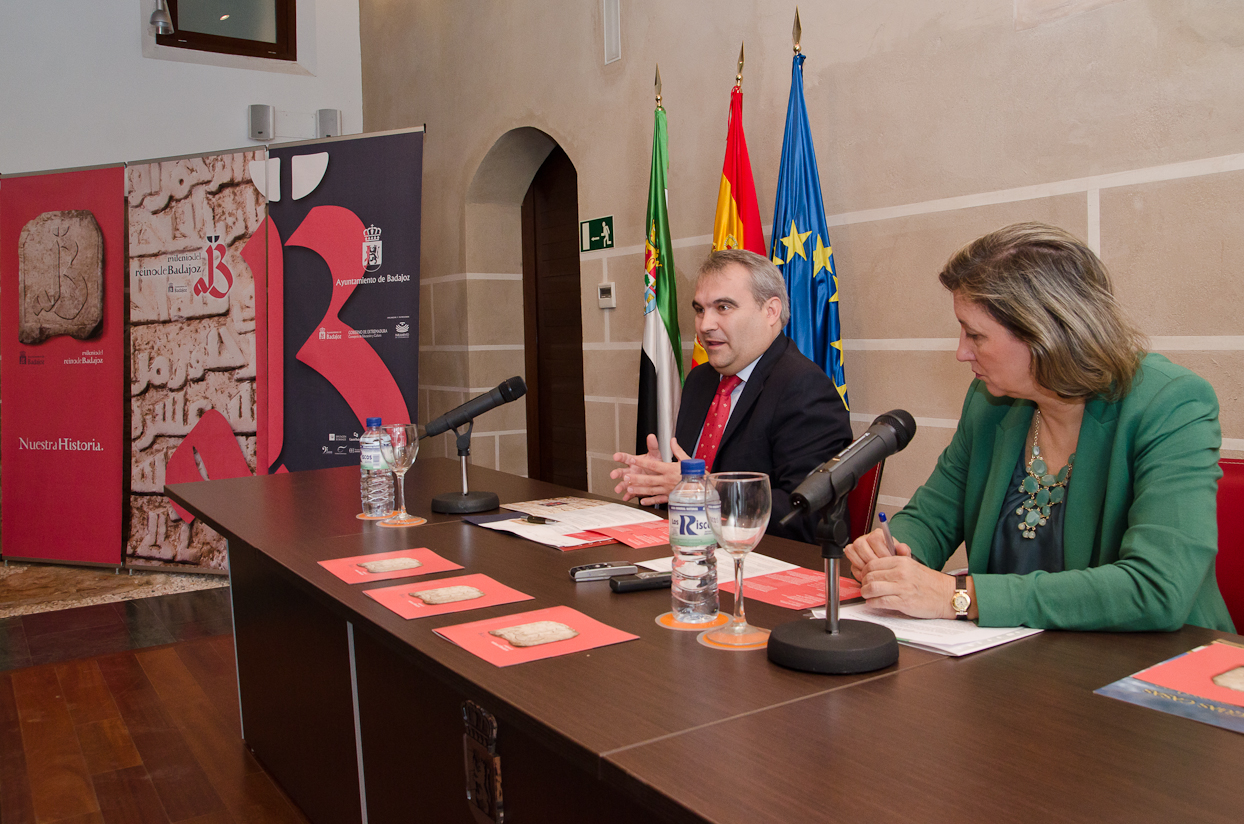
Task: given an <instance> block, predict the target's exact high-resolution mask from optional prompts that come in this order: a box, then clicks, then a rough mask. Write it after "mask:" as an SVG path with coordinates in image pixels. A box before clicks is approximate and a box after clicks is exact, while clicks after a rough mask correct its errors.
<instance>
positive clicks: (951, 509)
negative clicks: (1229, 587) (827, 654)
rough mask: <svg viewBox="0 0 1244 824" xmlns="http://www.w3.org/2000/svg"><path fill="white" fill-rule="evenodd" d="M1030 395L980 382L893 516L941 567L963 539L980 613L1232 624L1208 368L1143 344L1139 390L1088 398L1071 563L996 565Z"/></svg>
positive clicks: (1085, 622)
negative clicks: (1201, 372) (1197, 368)
mask: <svg viewBox="0 0 1244 824" xmlns="http://www.w3.org/2000/svg"><path fill="white" fill-rule="evenodd" d="M1032 411H1033V407H1032V405H1031V404H1030V403H1028V402H1024V401H1015V400H1012V399H1005V398H1002V399H1000V398H994V397H993V396H991V395H989V393H988V392H986V391H985V390H984V388H983V386H980V385H979V382H977V383H974V384H973V385H972V387H971V389H970V390H969V391H968V398H967V400H966V401H965V403H964V408H963V414H962V416H961V418H960V422H959V427H958V429H957V430H956V432H955V436H954V439H953V440H952V442H951V445H950V446H949V447H948V448H947V449H946V452H945V453H943V455H942V457H941V458H940V459H939V460H938V465H937V468H936V469H935V470H934V473H933V475H932V477H930V479H929V482H928V483H927V484H925V486H923V487H921V488H920V490H918V491H917V493H916V495H915V496H913V497H912V500H911V503H910V504H909V505H908V506H907V507H906V508H904V510H903V511H902V512H900V513H899V514H898V515H896V516H895V517H894V520H893V522H892V528H893V530H894V533H895V536H896V537H898V538H899V539H900V540H903V541H904V542H906V543H908V544H909V545H910V546H911V547H912V551H913V553H914V554H915V555H916V557H917V558H919V559H920V560H921V561H922V562H924V563H926V564H927V565H929V566H930V567H932V568H934V569H940V568H941V566H942V565H944V564H945V562H946V559H947V558H948V557H949V556H950V554H951V553H952V552H953V551H954V549H955V548H956V547H957V546H958V540H957V538H958V539H961V540H963V541H964V542H966V544H967V547H968V563H969V567H970V570H971V572H972V576H973V582H974V584H975V587H976V601H977V605H978V608H979V610H980V624H981V625H982V626H1018V625H1023V626H1031V627H1042V628H1050V629H1082V630H1173V629H1177V628H1179V627H1180V626H1182V625H1183V624H1185V623H1192V624H1197V625H1199V626H1205V627H1210V628H1212V629H1221V630H1226V631H1233V629H1234V628H1233V626H1232V623H1231V619H1230V616H1229V615H1228V613H1227V609H1226V605H1225V604H1224V603H1223V601H1222V596H1221V595H1220V594H1219V592H1218V584H1217V581H1216V579H1215V577H1214V557H1215V554H1216V552H1217V544H1218V529H1217V510H1216V495H1217V482H1218V478H1219V476H1220V474H1221V472H1220V471H1219V469H1218V449H1219V446H1220V445H1221V443H1222V438H1221V432H1220V430H1219V426H1218V401H1217V398H1216V397H1215V395H1214V390H1213V388H1212V387H1211V386H1210V385H1209V384H1208V383H1207V382H1206V381H1204V380H1203V379H1202V378H1200V377H1198V376H1197V375H1195V374H1193V373H1192V372H1189V371H1188V370H1186V369H1183V368H1182V367H1178V366H1175V365H1174V364H1172V363H1171V362H1170V361H1168V360H1167V359H1166V358H1164V357H1162V356H1161V355H1153V354H1150V355H1148V356H1146V358H1145V360H1144V362H1143V363H1142V365H1141V369H1140V371H1139V372H1138V374H1137V377H1136V380H1135V382H1134V385H1133V388H1132V391H1131V392H1130V393H1129V394H1128V396H1127V397H1126V398H1124V399H1123V400H1122V401H1118V402H1114V403H1111V402H1107V401H1105V400H1103V399H1100V398H1096V399H1093V400H1090V401H1089V402H1088V403H1087V404H1086V406H1085V413H1084V422H1083V423H1082V424H1081V429H1080V440H1079V444H1078V445H1077V448H1076V463H1075V468H1074V469H1073V471H1072V478H1071V483H1070V485H1069V488H1068V495H1067V501H1066V503H1065V504H1064V505H1065V506H1066V507H1067V512H1066V515H1065V520H1064V532H1063V553H1064V571H1063V572H1057V573H1047V572H1034V573H1031V574H1028V575H990V574H987V573H986V569H987V568H988V564H989V552H990V548H991V544H992V540H993V534H994V530H995V528H996V526H997V522H998V518H999V516H1000V514H1001V504H1002V498H1003V496H1004V495H1005V494H1006V487H1007V485H1008V484H1009V481H1010V475H1011V471H1012V470H1013V469H1014V466H1015V461H1017V460H1018V459H1019V453H1020V451H1021V450H1022V449H1023V448H1024V441H1025V438H1026V435H1027V431H1028V425H1029V424H1030V423H1031V419H1032Z"/></svg>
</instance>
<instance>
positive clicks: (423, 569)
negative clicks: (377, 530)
mask: <svg viewBox="0 0 1244 824" xmlns="http://www.w3.org/2000/svg"><path fill="white" fill-rule="evenodd" d="M389 558H414V559H415V560H416V561H418V562H419V563H420V566H417V567H415V568H414V569H399V570H396V571H394V572H368V571H367V570H366V569H364V568H363V567H361V566H359V564H360V563H362V562H364V561H383V560H386V559H389ZM320 566H322V567H324V569H326V570H328V571H329V572H331V573H332V574H333V575H336V576H337V577H338V578H340V579H341V580H343V581H345V582H346V583H347V584H366V583H368V582H369V581H389V580H392V579H394V578H409V577H410V576H412V575H427V574H428V573H431V572H448V571H449V570H451V569H462V565H461V564H455V563H454V562H453V561H447V560H445V559H444V558H442V557H441V556H439V555H437V554H436V553H435V552H433V551H432V550H430V549H428V548H427V547H419V548H418V549H399V550H398V551H396V552H378V553H376V554H374V555H354V556H351V557H349V558H334V559H333V560H331V561H320Z"/></svg>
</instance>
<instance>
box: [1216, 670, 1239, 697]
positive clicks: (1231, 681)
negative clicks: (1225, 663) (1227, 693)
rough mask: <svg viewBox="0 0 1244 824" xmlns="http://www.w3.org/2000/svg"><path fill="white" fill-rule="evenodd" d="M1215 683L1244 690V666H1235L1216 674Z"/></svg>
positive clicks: (1230, 688) (1231, 688)
mask: <svg viewBox="0 0 1244 824" xmlns="http://www.w3.org/2000/svg"><path fill="white" fill-rule="evenodd" d="M1214 683H1215V684H1217V685H1218V686H1220V687H1226V688H1227V689H1229V690H1239V691H1240V692H1244V667H1235V668H1234V669H1229V670H1227V671H1226V672H1224V673H1220V674H1218V675H1215V676H1214Z"/></svg>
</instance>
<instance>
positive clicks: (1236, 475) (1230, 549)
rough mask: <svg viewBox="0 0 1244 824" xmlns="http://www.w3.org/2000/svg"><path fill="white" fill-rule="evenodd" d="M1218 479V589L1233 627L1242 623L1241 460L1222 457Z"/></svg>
mask: <svg viewBox="0 0 1244 824" xmlns="http://www.w3.org/2000/svg"><path fill="white" fill-rule="evenodd" d="M1218 465H1219V466H1220V467H1222V479H1221V480H1220V481H1219V482H1218V560H1217V562H1216V563H1215V566H1214V572H1215V574H1216V575H1217V577H1218V590H1219V591H1220V592H1221V593H1222V599H1223V600H1224V601H1226V602H1227V611H1228V612H1230V613H1231V620H1232V621H1234V622H1235V627H1236V631H1239V629H1240V628H1241V627H1244V460H1238V459H1231V458H1223V459H1222V460H1220V461H1219V462H1218Z"/></svg>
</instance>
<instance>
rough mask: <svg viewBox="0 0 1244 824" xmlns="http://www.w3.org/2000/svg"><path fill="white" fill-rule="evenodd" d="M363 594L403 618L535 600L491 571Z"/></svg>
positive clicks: (373, 590)
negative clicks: (498, 580)
mask: <svg viewBox="0 0 1244 824" xmlns="http://www.w3.org/2000/svg"><path fill="white" fill-rule="evenodd" d="M363 594H364V595H367V596H369V597H371V598H375V599H376V600H377V601H379V602H380V603H381V604H382V605H384V606H386V607H388V608H389V609H391V610H393V611H394V612H396V613H397V614H398V615H400V616H402V617H403V618H426V617H428V616H429V615H445V614H447V613H450V612H465V611H466V610H469V609H479V608H480V607H493V606H496V605H497V604H512V603H514V602H515V601H530V600H531V596H530V595H528V594H527V593H525V592H519V591H518V590H516V589H511V588H510V587H507V586H506V585H505V584H502V583H498V582H497V581H494V580H493V579H492V578H489V577H488V576H487V575H480V574H475V575H459V576H457V577H454V578H438V579H437V580H435V581H420V582H418V583H406V584H398V585H397V586H392V587H381V588H379V589H369V590H366V591H365V592H364V593H363Z"/></svg>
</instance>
